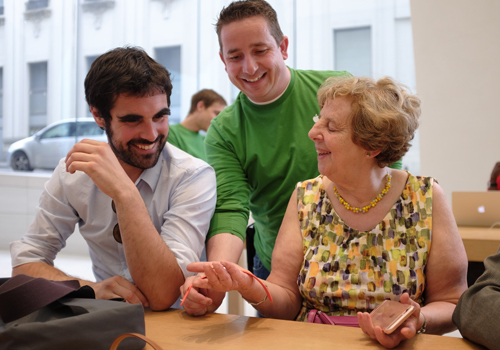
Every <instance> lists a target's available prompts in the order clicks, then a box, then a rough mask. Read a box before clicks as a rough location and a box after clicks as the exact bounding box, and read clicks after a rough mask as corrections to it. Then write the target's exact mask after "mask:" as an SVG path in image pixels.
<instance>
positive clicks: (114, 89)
mask: <svg viewBox="0 0 500 350" xmlns="http://www.w3.org/2000/svg"><path fill="white" fill-rule="evenodd" d="M156 93H162V94H166V95H167V103H168V106H169V107H170V95H171V94H172V82H171V81H170V73H169V72H168V71H167V69H165V67H163V66H162V65H161V64H159V63H158V62H156V61H155V60H153V59H152V58H151V57H149V56H148V54H147V53H146V52H145V51H144V50H143V49H142V48H140V47H118V48H116V49H113V50H111V51H108V52H106V53H105V54H103V55H101V56H99V57H98V58H97V59H96V60H95V61H94V63H92V66H91V67H90V70H89V72H88V74H87V77H86V78H85V99H86V100H87V103H88V104H89V106H90V107H95V108H97V110H98V112H99V116H100V117H101V118H103V119H104V121H105V122H106V125H109V123H110V122H111V114H110V111H111V109H113V106H114V104H115V101H116V99H117V98H118V96H119V95H121V94H125V95H129V96H137V97H145V96H150V95H152V94H156Z"/></svg>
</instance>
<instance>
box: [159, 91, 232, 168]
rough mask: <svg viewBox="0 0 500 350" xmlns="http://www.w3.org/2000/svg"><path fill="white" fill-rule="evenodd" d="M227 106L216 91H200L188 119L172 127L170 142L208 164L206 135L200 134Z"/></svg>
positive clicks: (169, 135)
mask: <svg viewBox="0 0 500 350" xmlns="http://www.w3.org/2000/svg"><path fill="white" fill-rule="evenodd" d="M226 106H227V103H226V100H224V97H222V96H221V95H219V94H218V93H216V92H215V91H214V90H210V89H203V90H200V91H198V92H197V93H196V94H194V95H193V97H192V98H191V109H190V110H189V114H188V116H187V117H186V119H184V120H183V121H182V122H181V123H179V124H175V125H171V126H170V131H169V134H168V142H169V143H170V144H172V145H174V146H175V147H177V148H180V149H181V150H183V151H184V152H186V153H189V154H190V155H192V156H193V157H196V158H200V159H202V160H204V161H205V162H206V161H207V157H206V156H205V143H204V141H205V135H202V134H200V130H203V131H207V130H208V127H209V126H210V122H211V121H212V119H214V118H215V117H216V116H217V115H218V114H219V113H220V112H221V111H222V110H223V109H224V108H226Z"/></svg>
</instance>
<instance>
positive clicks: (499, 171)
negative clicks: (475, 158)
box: [488, 162, 500, 191]
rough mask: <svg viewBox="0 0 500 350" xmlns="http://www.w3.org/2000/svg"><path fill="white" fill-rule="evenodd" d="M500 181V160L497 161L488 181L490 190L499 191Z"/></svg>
mask: <svg viewBox="0 0 500 350" xmlns="http://www.w3.org/2000/svg"><path fill="white" fill-rule="evenodd" d="M499 181H500V162H497V163H496V164H495V166H494V167H493V170H492V171H491V175H490V181H488V191H498V183H499Z"/></svg>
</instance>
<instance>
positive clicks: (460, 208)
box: [451, 191, 500, 227]
mask: <svg viewBox="0 0 500 350" xmlns="http://www.w3.org/2000/svg"><path fill="white" fill-rule="evenodd" d="M451 207H452V210H453V215H454V216H455V220H456V221H457V226H483V227H491V226H492V225H493V224H495V223H498V226H500V191H488V192H452V193H451ZM495 226H496V225H495Z"/></svg>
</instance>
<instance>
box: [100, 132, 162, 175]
mask: <svg viewBox="0 0 500 350" xmlns="http://www.w3.org/2000/svg"><path fill="white" fill-rule="evenodd" d="M106 135H107V136H108V142H109V146H110V147H111V149H112V150H113V152H114V154H115V155H116V157H117V158H118V159H119V160H121V161H123V162H125V163H127V164H128V165H131V166H133V167H136V168H139V169H143V170H144V169H149V168H152V167H154V166H155V165H156V163H157V162H158V159H159V158H160V154H161V152H162V151H163V148H164V147H165V144H166V143H167V139H168V134H167V135H166V136H165V135H158V137H157V138H156V140H154V141H153V142H150V141H147V140H144V139H132V140H130V141H128V142H127V144H126V145H122V144H120V143H119V142H116V140H114V139H113V135H114V134H113V130H111V128H110V127H107V128H106ZM154 143H157V144H158V147H157V150H156V152H155V153H151V154H146V155H144V154H137V153H136V152H135V151H134V148H135V147H134V144H143V145H151V144H154Z"/></svg>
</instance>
